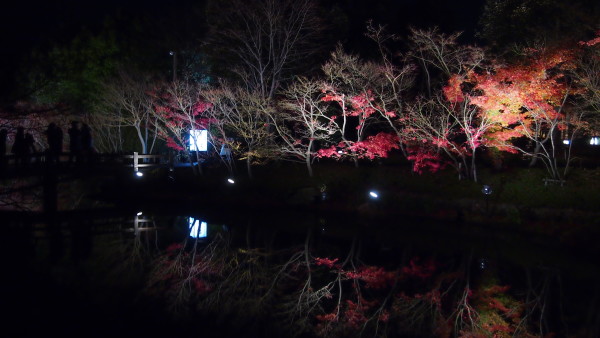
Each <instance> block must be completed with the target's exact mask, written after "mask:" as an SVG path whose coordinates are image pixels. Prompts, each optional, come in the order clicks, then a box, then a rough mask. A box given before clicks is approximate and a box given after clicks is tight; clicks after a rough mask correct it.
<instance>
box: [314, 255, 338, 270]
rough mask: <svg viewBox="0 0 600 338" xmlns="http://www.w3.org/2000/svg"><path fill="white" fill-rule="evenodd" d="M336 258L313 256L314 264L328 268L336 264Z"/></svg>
mask: <svg viewBox="0 0 600 338" xmlns="http://www.w3.org/2000/svg"><path fill="white" fill-rule="evenodd" d="M338 260H339V259H338V258H334V259H329V258H320V257H315V264H316V265H317V266H326V267H328V268H330V269H331V268H333V267H334V266H336V264H335V263H336V262H337V261H338Z"/></svg>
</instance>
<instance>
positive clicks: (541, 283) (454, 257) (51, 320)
mask: <svg viewBox="0 0 600 338" xmlns="http://www.w3.org/2000/svg"><path fill="white" fill-rule="evenodd" d="M3 230H4V231H5V235H4V236H3V237H2V243H1V244H2V246H1V247H2V249H1V250H2V252H1V253H2V257H3V268H4V269H3V270H4V273H3V277H2V283H3V285H2V303H3V305H4V306H3V307H4V308H5V309H8V312H9V314H8V315H4V319H5V323H6V325H3V328H2V329H1V330H2V331H1V332H2V334H0V335H1V336H6V337H31V336H39V335H51V336H62V337H71V336H73V337H74V336H84V337H95V336H98V337H100V336H102V337H104V336H106V335H119V336H120V335H125V334H127V335H129V336H136V337H137V336H140V337H212V336H214V337H257V336H258V337H277V336H300V337H324V336H329V337H354V336H364V337H374V336H389V337H458V336H490V337H492V336H495V337H510V336H516V337H519V336H527V335H531V336H546V335H551V334H555V335H557V336H574V337H594V336H598V334H599V332H600V331H599V327H598V324H599V320H600V318H599V313H600V311H599V310H600V309H599V308H598V305H599V304H600V300H599V296H600V295H599V285H600V283H599V281H600V274H599V271H598V262H597V261H596V260H595V259H594V258H592V257H593V256H592V255H593V253H594V250H592V249H590V248H583V247H578V246H577V245H567V244H564V242H561V241H560V240H558V239H554V238H545V237H540V236H537V237H535V236H531V235H526V234H523V233H517V232H515V231H514V229H512V230H510V231H507V230H503V229H491V228H486V227H481V226H476V225H470V226H466V225H463V224H459V223H439V222H425V221H421V220H414V219H398V220H386V221H382V220H375V219H371V220H369V219H355V218H349V217H347V216H344V215H337V214H327V215H320V214H306V213H293V212H281V213H272V212H271V213H264V212H263V213H261V212H256V213H253V212H250V211H249V212H246V213H232V212H230V211H228V210H222V211H220V212H214V211H213V212H210V213H209V212H198V211H193V210H191V211H190V210H176V211H174V210H160V208H156V207H153V208H142V207H141V208H139V209H136V210H127V211H123V210H105V211H102V212H97V213H80V214H76V213H74V214H71V215H69V216H68V217H63V218H61V219H56V220H53V221H52V222H48V221H44V220H35V219H28V218H26V217H13V218H12V219H11V220H10V221H9V222H8V224H7V225H6V227H5V229H3Z"/></svg>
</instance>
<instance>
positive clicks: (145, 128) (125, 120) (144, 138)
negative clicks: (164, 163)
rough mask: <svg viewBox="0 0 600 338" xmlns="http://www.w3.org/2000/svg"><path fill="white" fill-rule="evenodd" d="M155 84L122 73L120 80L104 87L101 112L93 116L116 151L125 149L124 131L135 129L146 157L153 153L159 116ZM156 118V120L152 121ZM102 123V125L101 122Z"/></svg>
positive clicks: (105, 141) (116, 79) (139, 77)
mask: <svg viewBox="0 0 600 338" xmlns="http://www.w3.org/2000/svg"><path fill="white" fill-rule="evenodd" d="M154 87H155V84H153V83H152V82H151V80H150V79H148V78H144V77H143V76H138V77H134V76H132V75H131V74H129V73H126V72H124V71H121V72H120V73H119V77H118V78H115V79H112V80H111V81H110V82H108V83H106V84H105V85H104V91H103V93H102V96H101V100H102V104H101V106H99V107H98V109H99V110H100V112H98V113H96V114H92V116H91V117H92V118H95V119H97V120H98V121H97V122H98V123H94V125H95V126H97V130H98V129H100V130H102V131H103V132H101V133H97V134H98V135H99V136H105V137H104V138H101V139H100V140H102V141H103V142H104V143H106V144H111V145H112V147H111V148H112V149H113V150H115V151H119V150H122V148H121V147H122V138H123V131H122V129H124V128H133V129H134V130H135V133H136V135H137V138H138V140H139V142H140V146H141V148H142V153H143V154H148V153H151V152H152V150H153V149H154V145H155V143H156V138H157V134H156V132H155V130H154V127H155V126H156V123H155V121H156V116H154V115H153V114H152V108H153V106H152V104H153V99H152V96H151V94H150V93H151V92H152V91H153V90H154ZM152 119H153V120H152ZM100 122H103V123H100Z"/></svg>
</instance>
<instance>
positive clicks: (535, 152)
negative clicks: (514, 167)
mask: <svg viewBox="0 0 600 338" xmlns="http://www.w3.org/2000/svg"><path fill="white" fill-rule="evenodd" d="M541 148H542V144H541V143H539V142H536V143H535V149H534V150H533V158H532V159H531V161H530V162H529V168H531V167H533V166H534V165H535V164H536V163H537V160H538V154H539V153H540V149H541Z"/></svg>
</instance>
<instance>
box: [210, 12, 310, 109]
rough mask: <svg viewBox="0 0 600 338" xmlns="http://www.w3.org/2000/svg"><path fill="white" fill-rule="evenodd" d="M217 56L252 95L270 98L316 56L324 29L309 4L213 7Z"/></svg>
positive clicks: (214, 41)
mask: <svg viewBox="0 0 600 338" xmlns="http://www.w3.org/2000/svg"><path fill="white" fill-rule="evenodd" d="M211 9H212V10H214V17H215V20H214V21H213V22H210V20H211V15H209V23H210V24H211V26H212V44H210V47H211V49H212V50H213V52H215V51H216V52H218V53H219V54H218V57H219V58H220V59H222V58H223V57H224V56H229V57H230V58H229V59H227V58H225V59H227V60H233V62H232V63H228V64H227V69H228V71H231V72H233V73H234V74H235V75H236V76H237V77H238V79H239V80H240V81H242V83H243V84H244V85H245V86H247V88H248V89H249V90H250V91H256V92H258V93H260V95H261V96H263V97H266V98H272V97H273V96H274V94H275V93H276V91H277V90H278V89H279V88H280V86H282V84H283V83H284V82H286V81H287V80H289V79H290V76H292V75H294V70H296V69H298V67H303V68H306V61H307V60H308V59H309V57H310V56H312V55H314V54H315V53H316V51H317V46H318V44H315V39H316V38H317V37H318V36H319V34H318V33H319V32H320V30H321V25H320V23H319V20H318V19H317V17H318V16H317V15H316V12H315V9H314V5H313V3H312V1H311V0H257V1H244V0H231V1H214V2H213V3H212V4H211V6H209V13H210V12H211Z"/></svg>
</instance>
